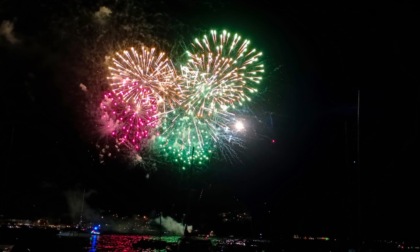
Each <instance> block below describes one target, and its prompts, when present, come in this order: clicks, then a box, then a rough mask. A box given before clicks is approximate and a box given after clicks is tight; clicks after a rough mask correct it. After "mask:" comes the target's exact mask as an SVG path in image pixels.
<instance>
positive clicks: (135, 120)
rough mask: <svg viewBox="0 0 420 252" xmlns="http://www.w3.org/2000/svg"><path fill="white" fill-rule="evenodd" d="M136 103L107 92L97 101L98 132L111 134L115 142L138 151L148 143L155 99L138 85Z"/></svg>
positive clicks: (154, 119)
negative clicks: (98, 108)
mask: <svg viewBox="0 0 420 252" xmlns="http://www.w3.org/2000/svg"><path fill="white" fill-rule="evenodd" d="M138 91H139V92H138V94H137V95H138V99H137V102H136V103H135V104H133V103H127V102H126V101H124V99H123V98H122V97H121V95H116V94H114V93H113V92H108V93H106V94H105V95H104V98H103V100H102V102H101V104H100V112H101V113H100V115H101V116H100V119H99V120H100V124H101V126H102V127H101V129H100V131H101V133H102V134H103V135H104V136H111V137H112V138H113V139H115V141H116V144H117V145H118V146H121V145H123V146H126V147H127V148H129V149H130V150H132V151H135V152H139V151H141V150H142V148H143V147H144V146H145V145H147V142H148V140H149V139H150V137H151V136H152V135H153V131H154V129H155V128H156V126H157V124H158V116H157V102H156V99H155V98H154V97H153V96H151V95H150V94H151V91H150V90H149V89H147V88H145V87H143V88H138Z"/></svg>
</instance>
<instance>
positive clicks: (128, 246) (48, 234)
mask: <svg viewBox="0 0 420 252" xmlns="http://www.w3.org/2000/svg"><path fill="white" fill-rule="evenodd" d="M179 238H181V237H180V236H161V237H159V236H149V235H135V234H133V235H128V234H100V235H92V236H91V237H58V236H57V231H52V230H31V229H27V230H24V229H9V230H1V231H0V245H3V244H13V245H14V248H13V250H12V252H21V251H25V252H27V251H31V252H38V251H39V252H45V251H55V252H111V251H113V252H138V251H142V252H145V251H150V252H152V251H153V252H169V251H178V250H177V247H176V244H177V242H178V240H179ZM150 239H153V240H161V241H165V242H167V243H168V244H172V246H170V248H172V249H160V250H159V249H139V248H136V247H134V246H133V244H135V243H137V242H138V241H140V240H150ZM208 239H209V240H210V241H211V243H212V244H213V245H214V246H213V250H212V251H244V252H245V251H253V252H262V251H264V252H269V251H275V250H268V249H267V248H265V249H262V248H258V247H255V246H254V247H253V248H252V249H246V248H245V247H244V246H243V245H238V246H233V245H232V242H233V241H235V240H233V239H227V240H226V239H222V238H208ZM236 241H237V242H238V244H241V240H236ZM227 243H230V244H227ZM200 251H202V250H200ZM206 251H208V250H206ZM194 252H198V251H194Z"/></svg>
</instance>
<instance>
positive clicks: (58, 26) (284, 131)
mask: <svg viewBox="0 0 420 252" xmlns="http://www.w3.org/2000/svg"><path fill="white" fill-rule="evenodd" d="M82 2H83V1H74V2H73V3H72V4H70V3H66V2H64V3H60V4H58V3H50V2H49V1H41V2H40V3H39V4H31V3H30V2H28V3H26V2H24V3H23V2H22V3H21V4H23V5H25V6H27V8H21V5H20V3H16V2H13V1H7V0H4V1H1V2H0V22H1V23H2V28H1V34H0V64H1V65H0V67H1V68H0V69H1V70H0V71H1V76H2V78H1V83H2V91H1V104H2V107H3V110H2V111H3V116H2V118H3V120H2V123H1V141H2V142H1V143H2V144H1V145H2V150H3V151H2V152H1V164H2V165H1V175H0V176H1V178H2V179H1V180H2V183H1V184H2V194H1V209H0V210H1V211H2V212H0V213H4V214H5V215H6V216H16V217H22V216H43V215H59V214H61V213H62V212H65V211H68V206H67V202H66V194H65V192H70V191H82V190H83V188H84V189H85V190H87V191H89V192H94V193H92V194H91V196H90V197H89V198H88V201H87V203H88V204H89V205H90V206H91V207H92V208H93V209H112V210H113V211H118V212H121V213H124V214H127V215H130V214H135V213H137V212H139V211H140V212H150V211H164V212H165V213H167V214H168V215H169V214H175V213H177V214H179V213H181V212H183V211H185V208H186V206H187V205H188V200H187V199H188V191H189V190H190V189H191V188H193V189H194V191H195V192H197V191H201V190H203V192H204V194H203V198H202V201H203V203H202V204H203V205H206V207H207V208H208V209H212V211H214V212H219V211H224V210H225V209H229V208H232V207H238V206H240V207H242V208H244V209H247V210H248V211H250V212H251V213H252V214H253V215H254V216H255V218H256V219H258V220H263V221H265V222H267V223H269V224H267V225H271V227H273V228H274V227H276V228H277V227H278V228H279V229H280V230H285V231H289V230H293V231H296V232H319V233H333V234H334V233H340V234H344V235H347V234H348V233H351V230H352V229H354V223H357V220H358V216H359V217H361V218H359V220H361V225H362V227H363V230H364V232H365V234H367V235H372V236H374V235H376V234H380V235H383V236H391V237H392V236H395V235H398V234H402V235H407V236H411V235H412V236H415V235H418V234H419V231H415V230H413V229H412V228H411V227H413V226H414V227H415V226H418V225H419V224H420V218H419V217H418V212H419V210H420V209H419V207H418V204H417V203H416V201H417V196H418V194H417V192H418V188H417V185H418V184H417V183H418V175H417V169H418V168H419V167H420V165H419V161H418V156H419V153H420V152H419V151H420V150H419V144H418V142H419V131H418V128H419V98H420V96H419V95H420V93H419V92H420V90H419V85H418V83H419V81H418V76H417V74H416V73H417V70H418V68H417V66H418V64H414V62H415V61H416V60H417V59H416V58H415V53H414V52H415V51H417V45H418V40H417V39H416V37H417V36H416V31H417V30H418V29H417V25H416V24H418V23H419V20H418V19H419V12H418V9H416V8H414V4H413V3H412V2H411V1H386V2H383V3H381V4H373V3H367V4H355V3H348V4H335V5H330V4H326V3H322V4H319V3H313V4H298V3H293V4H292V3H288V2H285V1H282V2H280V3H278V5H277V4H276V6H274V3H271V1H255V2H242V1H208V2H206V1H202V2H197V3H189V1H171V3H170V4H169V3H167V4H163V5H160V4H157V3H154V4H152V3H147V2H145V4H144V5H143V6H142V7H141V8H145V9H147V13H149V14H150V16H145V20H146V21H144V20H142V22H145V23H148V24H152V25H151V26H150V27H151V28H150V27H149V28H148V27H147V26H145V27H146V28H144V27H143V28H141V29H146V30H147V32H149V33H150V34H153V36H155V37H153V36H152V38H156V37H162V38H164V39H165V40H164V41H175V40H176V39H179V38H178V37H177V38H176V39H175V37H176V36H180V37H183V38H185V40H186V39H187V38H188V39H189V38H191V37H193V36H194V34H191V32H192V31H195V30H207V29H213V28H219V27H222V28H227V29H229V30H231V31H232V30H235V31H238V33H240V34H243V35H244V36H248V37H249V39H250V40H251V41H252V44H253V45H254V46H255V47H257V48H259V49H260V50H261V51H263V53H264V60H265V62H264V63H265V68H266V76H265V77H264V82H263V85H265V86H266V88H265V89H263V90H264V92H263V93H262V94H261V95H260V97H259V98H258V99H257V101H258V103H256V104H254V105H253V111H254V112H255V116H256V117H258V119H259V120H260V122H261V124H260V125H259V126H257V130H256V131H255V132H256V134H255V136H254V137H253V138H252V141H249V143H248V145H247V149H246V151H245V153H242V154H241V160H242V163H241V164H235V165H231V164H228V163H226V162H216V161H215V162H214V163H213V165H212V166H211V167H209V168H208V169H207V170H206V171H203V172H201V173H197V174H194V175H193V177H192V178H191V177H188V176H186V175H185V174H184V175H182V174H179V173H177V172H174V171H171V170H170V169H167V167H165V168H164V167H162V168H160V167H158V169H157V171H155V172H152V173H150V174H149V176H148V177H147V176H146V175H147V173H146V172H145V171H144V170H142V169H140V168H138V167H137V168H136V167H132V166H130V165H129V164H126V163H125V162H124V161H121V160H120V161H116V162H114V163H112V162H111V163H110V164H107V165H100V164H99V162H98V160H97V159H96V158H95V157H96V156H97V153H95V151H96V149H95V146H94V140H92V139H94V137H91V138H89V137H87V136H89V130H91V129H90V128H89V126H88V125H89V122H88V121H86V118H85V117H84V113H85V110H84V108H85V103H86V99H84V97H82V96H81V95H80V94H79V93H80V90H79V87H78V85H79V83H82V82H85V81H89V80H91V79H89V78H87V77H86V76H90V77H92V75H93V76H95V74H97V73H96V72H95V73H92V74H91V75H90V73H89V72H88V73H86V72H87V71H92V69H90V68H89V63H88V61H89V60H91V61H92V62H93V61H94V60H95V57H98V55H99V57H103V56H101V51H100V50H98V51H95V48H99V47H100V46H99V45H96V44H94V43H92V41H94V40H93V39H92V38H95V37H94V35H92V34H91V33H89V29H92V28H91V26H89V25H87V24H89V22H88V21H87V20H85V18H86V16H88V15H89V13H93V12H95V11H97V10H98V9H99V7H100V6H115V9H113V10H115V11H114V12H113V13H114V14H115V15H117V13H124V15H126V16H124V15H123V14H121V16H122V17H121V18H122V19H121V20H123V21H127V20H128V21H127V22H130V20H131V19H130V18H132V21H133V22H137V21H139V19H138V18H141V15H139V17H136V18H134V17H132V16H130V15H134V14H135V13H136V11H139V10H137V9H135V7H136V6H137V5H136V4H134V2H135V1H133V2H130V1H127V4H126V5H124V4H119V5H117V4H114V2H107V1H102V2H99V1H98V3H97V4H91V5H86V4H85V5H84V4H82ZM152 2H153V1H152ZM147 4H149V5H147ZM110 8H111V7H110ZM139 8H140V7H139ZM111 9H112V8H111ZM153 11H154V12H155V13H160V14H161V15H155V13H154V12H153ZM162 13H163V15H162ZM143 14H144V13H143ZM162 16H163V18H162ZM155 19H156V20H159V21H161V22H162V23H156V22H155ZM162 20H163V21H162ZM173 20H176V22H175V24H176V25H173V24H174V22H173ZM8 22H9V23H8ZM165 22H166V23H171V24H172V25H173V26H170V27H168V26H165ZM10 23H13V29H12V33H9V32H6V31H10V29H7V28H10ZM108 32H109V31H108ZM109 33H112V32H109ZM115 33H116V34H117V35H115V34H113V35H112V36H114V37H115V38H121V37H123V36H124V35H125V34H119V33H117V32H115ZM10 34H13V35H10ZM98 34H99V33H98ZM98 34H95V36H98ZM83 35H86V37H83ZM89 36H90V37H89ZM127 36H132V37H135V35H132V34H131V35H127ZM143 39H144V38H143ZM98 41H99V42H98V44H100V40H98ZM110 46H111V45H110ZM86 52H89V53H90V54H89V55H91V56H89V57H85V58H84V57H83V55H86ZM98 72H100V71H98ZM79 77H80V78H79ZM358 95H359V96H358ZM358 98H360V100H359V99H358ZM359 101H360V103H359V105H358V102H359ZM358 111H359V113H358ZM358 133H359V134H358ZM272 139H275V140H276V143H274V144H273V143H272V142H271V140H272ZM358 139H359V141H358ZM358 150H359V151H358ZM357 160H359V161H360V162H357ZM191 181H192V182H191ZM358 207H360V208H359V209H360V213H361V215H358V214H357V213H358ZM268 210H270V214H267V211H268ZM396 230H398V232H396ZM401 230H403V231H401Z"/></svg>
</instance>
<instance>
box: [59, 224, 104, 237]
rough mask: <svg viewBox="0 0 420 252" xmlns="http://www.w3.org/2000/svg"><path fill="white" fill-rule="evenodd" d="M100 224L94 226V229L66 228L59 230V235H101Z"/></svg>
mask: <svg viewBox="0 0 420 252" xmlns="http://www.w3.org/2000/svg"><path fill="white" fill-rule="evenodd" d="M99 229H100V225H98V226H94V227H93V228H92V229H87V228H77V227H75V228H65V229H62V230H60V231H59V232H58V234H57V236H59V237H85V238H88V237H91V236H92V235H99V234H101V232H100V230H99Z"/></svg>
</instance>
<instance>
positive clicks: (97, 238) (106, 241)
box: [87, 234, 180, 252]
mask: <svg viewBox="0 0 420 252" xmlns="http://www.w3.org/2000/svg"><path fill="white" fill-rule="evenodd" d="M179 238H180V237H179V236H162V237H154V236H148V235H113V234H101V235H93V236H92V237H91V238H90V248H89V249H88V250H87V251H89V252H110V251H113V252H117V251H118V252H138V251H144V252H146V251H153V252H157V251H159V252H164V251H166V250H165V249H164V250H150V249H146V250H139V249H135V248H133V244H134V243H136V242H138V241H140V240H148V239H161V240H164V241H166V242H170V243H174V242H177V241H178V239H179Z"/></svg>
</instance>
